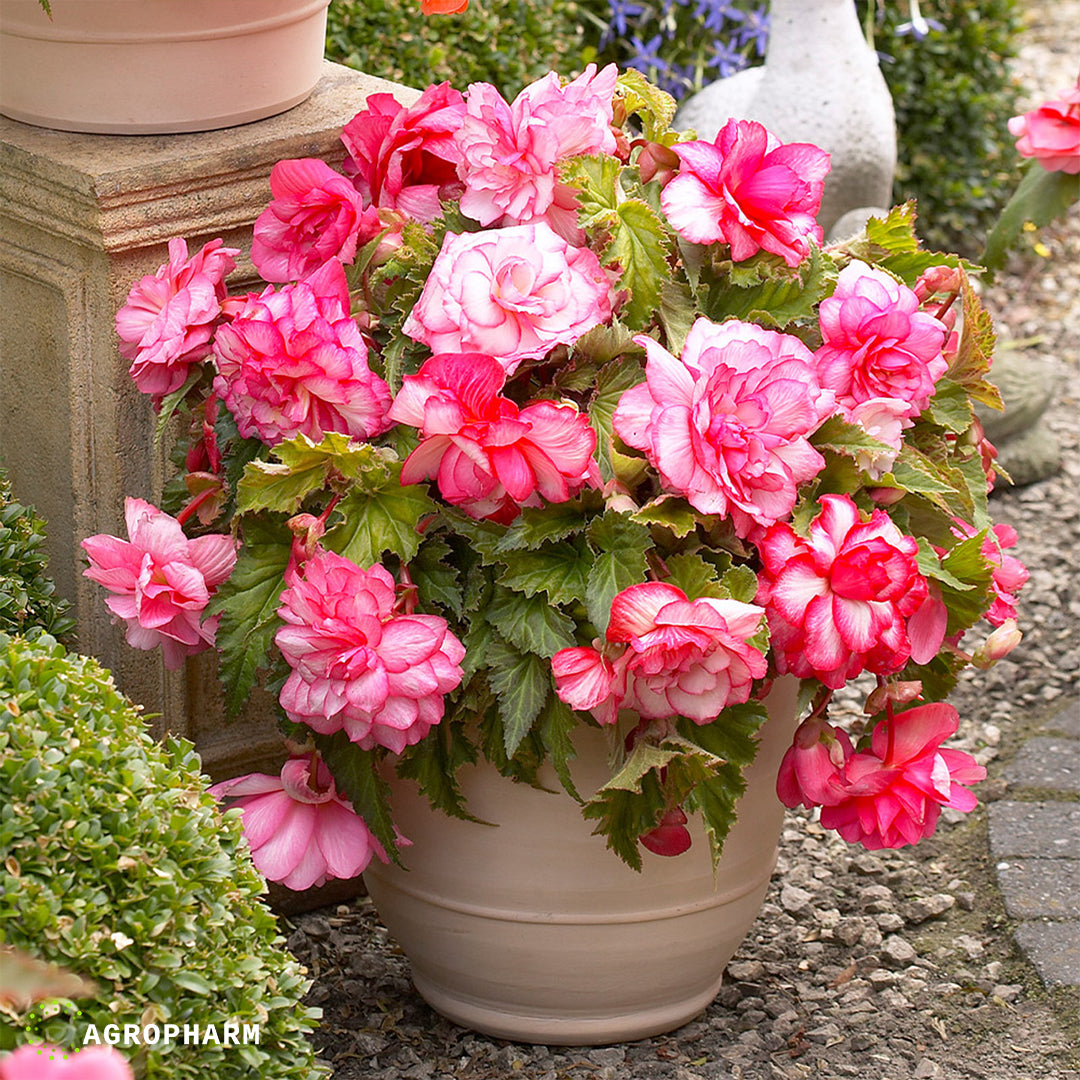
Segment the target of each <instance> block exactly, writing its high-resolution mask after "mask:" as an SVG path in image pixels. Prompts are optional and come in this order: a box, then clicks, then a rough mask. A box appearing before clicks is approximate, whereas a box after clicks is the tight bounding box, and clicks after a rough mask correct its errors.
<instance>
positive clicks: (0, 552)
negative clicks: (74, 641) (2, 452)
mask: <svg viewBox="0 0 1080 1080" xmlns="http://www.w3.org/2000/svg"><path fill="white" fill-rule="evenodd" d="M47 563H48V556H47V555H46V554H45V522H44V520H43V519H42V518H41V517H40V516H39V515H38V514H37V513H36V511H35V510H34V508H33V507H32V506H22V505H21V504H20V503H17V502H16V501H15V499H14V497H13V496H12V494H11V484H10V483H9V481H8V478H7V474H6V473H5V472H4V471H3V470H2V469H0V631H2V632H4V633H7V634H25V633H26V631H27V630H29V629H30V628H31V627H41V628H42V629H43V630H45V631H46V632H47V633H49V634H52V635H53V636H54V637H60V638H62V637H65V636H66V635H68V634H70V633H71V632H72V631H73V630H74V629H75V620H74V619H72V618H71V616H70V615H69V614H68V608H69V604H68V602H67V601H66V600H64V599H62V598H61V597H59V596H57V595H56V588H55V586H54V585H53V583H52V580H51V579H50V578H49V577H48V576H47V574H46V572H45V571H46V566H47Z"/></svg>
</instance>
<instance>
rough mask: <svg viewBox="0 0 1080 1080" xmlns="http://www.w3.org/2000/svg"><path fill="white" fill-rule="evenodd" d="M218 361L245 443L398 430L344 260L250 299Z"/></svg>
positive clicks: (218, 384)
mask: <svg viewBox="0 0 1080 1080" xmlns="http://www.w3.org/2000/svg"><path fill="white" fill-rule="evenodd" d="M214 355H215V357H216V358H217V366H218V373H219V374H218V376H217V378H216V379H215V380H214V390H215V392H216V393H217V394H219V395H220V396H221V398H222V400H223V401H224V402H225V404H226V405H227V406H228V408H229V411H230V412H231V413H232V414H233V416H234V417H235V418H236V426H237V428H238V429H239V431H240V434H241V435H243V436H244V437H245V438H250V437H251V436H255V437H257V438H259V439H261V440H262V441H263V442H264V443H266V444H267V445H268V446H274V445H276V444H277V443H279V442H280V441H281V440H282V439H291V438H293V437H294V436H296V435H306V436H307V437H308V438H309V439H311V440H312V441H313V442H320V441H321V440H322V438H323V436H324V435H325V434H326V433H327V432H328V431H338V432H341V433H342V434H346V435H351V436H353V437H354V438H357V439H369V438H372V437H373V436H375V435H379V434H381V433H382V432H384V431H386V430H387V428H389V427H390V426H391V425H390V421H389V420H388V419H387V417H386V410H387V409H389V407H390V389H389V387H387V385H386V383H385V382H383V380H382V379H380V378H379V376H378V375H376V374H375V373H374V372H372V371H371V369H370V368H369V367H368V359H367V346H366V345H365V344H364V339H363V338H362V337H361V336H360V330H359V328H358V327H357V325H356V322H355V321H354V320H353V319H352V318H351V317H350V316H349V287H348V284H347V283H346V281H345V272H344V270H343V269H342V266H341V263H340V262H338V261H337V260H336V259H331V260H330V261H328V262H327V263H325V264H324V265H323V266H322V267H321V268H320V269H319V270H317V271H316V272H315V273H314V274H312V275H311V276H310V277H308V278H306V279H305V280H304V281H300V282H297V283H296V284H295V285H285V286H283V287H282V288H281V289H277V290H275V289H274V287H273V286H272V285H271V286H267V288H266V289H265V290H264V291H263V292H262V293H261V294H260V295H258V296H256V295H255V294H254V293H252V294H250V295H249V296H248V297H247V300H246V301H244V302H241V303H240V304H238V306H237V310H236V313H235V315H234V317H233V319H232V321H231V322H230V323H228V324H227V325H225V326H223V327H221V329H220V330H219V331H218V334H217V337H216V338H215V341H214Z"/></svg>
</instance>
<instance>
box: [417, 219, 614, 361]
mask: <svg viewBox="0 0 1080 1080" xmlns="http://www.w3.org/2000/svg"><path fill="white" fill-rule="evenodd" d="M610 318H611V283H610V281H609V280H608V277H607V275H606V274H605V273H604V271H603V270H602V269H601V268H600V261H599V259H597V257H596V255H595V254H593V252H592V251H590V250H589V249H588V248H576V247H571V246H570V245H569V244H567V243H566V241H565V240H563V239H562V238H561V237H559V236H556V235H555V233H554V232H552V231H551V229H550V227H549V226H547V225H546V224H544V223H543V222H539V223H537V224H535V225H515V226H512V227H510V228H506V229H492V230H489V231H487V232H478V233H463V234H460V235H459V234H456V233H447V234H446V236H445V238H444V239H443V245H442V250H441V251H440V252H439V255H438V257H437V258H436V259H435V265H434V266H433V267H432V268H431V273H430V274H429V275H428V278H427V281H426V282H424V290H423V292H422V293H421V294H420V299H419V301H418V302H417V304H416V305H415V306H414V307H413V309H412V311H411V313H410V314H409V317H408V318H407V319H406V320H405V325H404V327H403V329H404V331H405V333H406V334H408V335H409V337H411V338H414V339H415V340H416V341H422V342H423V343H424V344H425V345H427V346H428V347H429V348H430V349H431V351H432V352H434V353H463V352H480V353H486V354H487V355H488V356H494V357H495V359H496V360H498V361H499V362H500V363H501V364H502V365H503V367H504V368H505V369H506V372H507V374H509V375H512V374H513V373H514V371H515V370H517V367H518V365H519V364H520V363H521V361H522V360H526V359H531V358H537V357H541V356H543V355H544V354H545V353H547V352H548V351H549V350H550V349H552V348H554V347H555V346H556V345H570V344H572V343H573V342H575V341H577V339H578V338H579V337H581V335H582V334H584V333H585V332H586V331H587V330H591V329H592V328H593V327H594V326H598V325H600V324H601V323H604V322H607V321H608V319H610Z"/></svg>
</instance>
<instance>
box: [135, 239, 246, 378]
mask: <svg viewBox="0 0 1080 1080" xmlns="http://www.w3.org/2000/svg"><path fill="white" fill-rule="evenodd" d="M222 243H223V242H222V241H221V240H211V241H210V242H209V243H208V244H206V245H204V246H203V248H202V249H201V250H200V251H199V253H198V254H197V255H193V256H192V257H191V258H190V259H189V258H188V248H187V241H186V240H182V239H180V238H179V237H174V238H173V239H172V240H170V241H169V261H168V262H167V263H165V264H164V265H163V266H161V267H159V268H158V270H157V272H156V273H154V274H147V275H146V276H145V277H143V278H140V279H139V280H138V281H137V282H136V283H135V284H134V285H133V286H132V287H131V291H130V292H129V293H128V296H127V301H126V302H125V304H124V306H123V307H122V308H121V309H120V310H119V311H118V312H117V313H116V332H117V334H118V335H119V336H120V354H121V356H123V357H124V359H125V360H130V361H131V368H130V369H129V373H130V375H131V377H132V378H133V379H134V380H135V385H136V386H137V387H138V388H139V389H140V390H141V391H142V392H143V393H144V394H153V395H155V396H157V397H161V396H164V395H165V394H171V393H172V392H173V391H174V390H179V389H180V387H181V386H183V385H184V382H185V381H186V380H187V377H188V374H189V372H190V371H191V367H192V365H194V364H198V363H200V362H201V361H202V360H205V359H206V357H208V356H209V355H210V351H211V346H210V339H211V338H212V337H213V335H214V328H215V325H216V324H217V322H218V319H219V317H220V316H221V302H222V301H223V300H224V299H225V275H226V274H228V273H229V272H230V271H231V270H232V269H233V268H234V267H235V266H236V261H235V258H234V256H236V255H239V254H240V250H239V248H227V247H223V246H222Z"/></svg>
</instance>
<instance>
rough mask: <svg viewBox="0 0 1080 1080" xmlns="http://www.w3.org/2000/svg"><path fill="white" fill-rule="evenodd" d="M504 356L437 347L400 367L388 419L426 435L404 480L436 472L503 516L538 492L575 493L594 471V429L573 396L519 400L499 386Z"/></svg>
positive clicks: (444, 488)
mask: <svg viewBox="0 0 1080 1080" xmlns="http://www.w3.org/2000/svg"><path fill="white" fill-rule="evenodd" d="M505 382H506V372H505V371H504V370H503V368H502V365H501V364H499V362H498V361H497V360H495V359H493V358H492V357H490V356H483V355H481V354H477V353H460V354H455V353H451V354H443V355H440V356H433V357H432V358H431V359H430V360H427V361H425V362H424V364H423V365H422V366H421V367H420V370H419V371H418V372H417V373H416V374H415V375H406V376H405V378H404V380H403V382H402V387H401V390H400V391H399V393H398V395H397V397H396V398H395V399H394V404H393V405H392V407H391V409H390V419H391V420H394V421H397V422H398V423H403V424H411V425H412V426H413V427H415V428H419V430H420V434H421V435H422V437H423V438H422V440H421V442H420V445H419V446H418V447H417V448H416V449H415V450H414V451H413V452H412V453H411V454H410V455H409V456H408V458H407V459H406V460H405V464H404V465H403V466H402V468H401V482H402V483H403V484H416V483H419V482H420V481H421V480H425V479H432V478H434V479H435V480H436V482H437V484H438V486H439V493H440V494H441V495H442V497H443V498H444V499H446V501H447V502H449V503H453V504H454V505H455V506H460V507H461V508H462V509H463V510H465V512H466V513H468V514H470V515H471V516H472V517H475V518H494V519H495V520H497V521H502V522H504V523H505V522H508V521H511V520H513V519H514V518H515V517H517V515H518V513H519V512H520V507H522V506H539V505H540V497H541V496H542V497H543V498H544V499H547V501H548V502H553V503H560V502H566V501H567V500H568V499H571V498H573V496H574V495H576V494H577V493H578V492H579V491H580V490H581V488H582V486H583V485H584V484H585V483H586V481H587V480H588V479H589V478H590V476H591V475H592V474H593V472H594V471H595V465H594V463H593V460H592V454H593V451H594V450H595V449H596V433H595V432H594V431H593V429H592V428H591V427H590V426H589V419H588V417H587V416H585V415H584V414H582V413H580V412H579V411H578V409H577V407H576V406H575V405H572V404H558V403H556V402H553V401H538V402H535V403H534V404H532V405H526V406H525V408H523V409H519V408H518V406H517V405H515V404H514V403H513V402H512V401H510V400H509V398H505V397H503V396H502V395H501V394H500V393H499V391H500V390H501V389H502V387H503V384H504V383H505Z"/></svg>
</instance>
